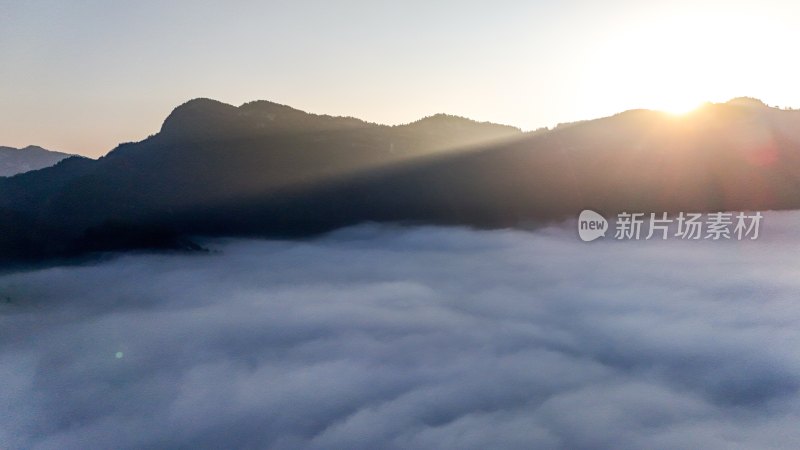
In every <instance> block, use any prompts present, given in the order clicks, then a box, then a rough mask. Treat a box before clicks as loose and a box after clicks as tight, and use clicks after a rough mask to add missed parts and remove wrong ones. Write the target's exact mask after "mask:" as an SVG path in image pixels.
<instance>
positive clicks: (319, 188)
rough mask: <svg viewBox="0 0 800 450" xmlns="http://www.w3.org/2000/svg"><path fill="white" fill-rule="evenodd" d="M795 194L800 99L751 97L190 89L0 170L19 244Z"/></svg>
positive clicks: (480, 221)
mask: <svg viewBox="0 0 800 450" xmlns="http://www.w3.org/2000/svg"><path fill="white" fill-rule="evenodd" d="M798 207H800V111H784V110H779V109H774V108H770V107H767V106H766V105H764V104H763V103H761V102H759V101H757V100H753V99H736V100H734V101H731V102H728V103H724V104H707V105H705V106H704V107H702V108H700V109H699V110H697V111H695V112H693V113H691V114H689V115H687V116H685V117H675V116H671V115H669V114H665V113H661V112H656V111H648V110H633V111H628V112H624V113H621V114H618V115H616V116H612V117H607V118H603V119H598V120H592V121H584V122H578V123H574V124H566V125H561V126H559V127H557V128H555V129H553V130H549V131H537V132H535V133H521V132H519V130H517V129H515V128H512V127H506V126H501V125H495V124H489V123H477V122H474V121H471V120H468V119H463V118H459V117H453V116H446V115H436V116H432V117H428V118H426V119H422V120H420V121H418V122H414V123H411V124H408V125H402V126H394V127H390V126H384V125H377V124H371V123H367V122H364V121H361V120H358V119H353V118H342V117H331V116H319V115H313V114H308V113H305V112H302V111H298V110H296V109H293V108H290V107H287V106H283V105H277V104H274V103H270V102H253V103H248V104H245V105H242V106H241V107H238V108H237V107H234V106H231V105H226V104H223V103H219V102H216V101H213V100H205V99H200V100H193V101H191V102H188V103H186V104H184V105H182V106H180V107H178V108H176V109H175V111H173V113H172V114H170V116H169V117H168V118H167V119H166V120H165V122H164V125H163V127H162V129H161V131H160V132H159V133H158V134H156V135H155V136H152V137H150V138H148V139H146V140H144V141H142V142H139V143H130V144H123V145H120V146H119V147H118V148H117V149H115V150H114V151H112V152H111V153H109V154H108V155H107V156H106V157H103V158H100V159H99V160H97V161H92V160H86V159H81V158H70V159H67V160H64V161H62V162H61V163H59V164H57V165H56V166H54V167H52V168H48V169H44V170H40V171H36V172H31V173H29V174H23V175H19V176H16V177H13V178H9V179H4V180H0V218H2V220H3V223H4V224H6V230H5V232H4V233H3V234H2V235H0V251H2V255H3V256H4V257H5V258H6V259H7V260H18V259H24V258H44V257H51V256H63V255H74V254H78V253H82V252H87V251H92V250H119V249H131V248H153V247H155V248H172V247H187V246H188V247H191V246H192V244H191V241H190V238H191V237H192V236H195V235H233V236H296V237H297V236H307V235H311V234H314V233H320V232H325V231H329V230H332V229H335V228H337V227H342V226H347V225H353V224H357V223H360V222H364V221H380V222H384V221H391V222H414V223H434V224H463V225H469V226H476V227H511V226H527V225H531V224H538V223H542V222H547V221H552V220H561V219H564V218H567V217H574V216H575V215H577V213H578V212H579V211H580V210H581V209H584V208H590V209H594V210H596V211H599V212H603V213H607V214H614V213H616V212H620V211H624V210H627V211H641V212H650V211H655V212H661V211H673V212H676V211H718V210H768V209H793V208H798Z"/></svg>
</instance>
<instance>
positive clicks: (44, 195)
mask: <svg viewBox="0 0 800 450" xmlns="http://www.w3.org/2000/svg"><path fill="white" fill-rule="evenodd" d="M430 120H436V121H437V122H438V123H437V125H436V126H428V125H427V123H428V122H429V121H430ZM519 135H521V132H520V131H519V130H518V129H516V128H513V127H508V126H503V125H496V124H488V123H478V122H474V121H470V120H467V119H462V118H456V117H452V116H441V117H436V118H432V119H424V120H423V121H421V122H417V123H415V124H410V125H404V126H394V127H390V126H385V125H378V124H371V123H367V122H364V121H361V120H358V119H353V118H343V117H331V116H321V115H314V114H308V113H305V112H302V111H299V110H296V109H293V108H290V107H288V106H284V105H278V104H275V103H271V102H264V101H261V102H252V103H248V104H245V105H242V106H241V107H238V108H237V107H234V106H231V105H226V104H224V103H220V102H217V101H213V100H209V99H197V100H192V101H190V102H187V103H186V104H184V105H181V106H179V107H178V108H176V109H175V110H174V111H173V112H172V113H171V114H170V115H169V117H167V119H166V120H165V121H164V124H163V126H162V129H161V131H160V132H159V133H158V134H156V135H155V136H152V137H150V138H148V139H146V140H144V141H142V142H138V143H129V144H123V145H120V146H119V147H118V148H116V149H115V150H113V151H112V152H110V153H109V154H108V155H107V156H105V157H103V158H100V159H99V160H97V161H80V162H77V161H76V162H73V163H70V164H64V165H60V166H56V167H53V168H50V169H46V170H45V171H41V172H42V173H41V174H37V175H36V176H29V177H25V176H23V177H21V178H20V177H15V178H12V179H8V180H0V214H4V215H5V216H6V217H7V220H6V223H9V224H11V225H10V227H9V230H8V232H7V233H6V234H4V235H3V236H2V237H0V249H4V250H5V251H4V252H3V253H4V254H5V255H6V256H7V257H9V258H16V257H27V256H31V257H43V256H48V255H54V254H71V253H75V252H80V251H82V250H85V249H93V248H128V247H138V246H140V245H145V246H161V245H165V244H164V243H165V242H172V237H173V236H174V235H175V234H176V233H182V229H183V228H184V227H183V226H182V225H180V224H179V222H178V221H177V219H176V218H177V217H178V216H179V215H180V214H183V213H184V212H185V211H189V210H192V211H193V210H197V209H201V210H202V209H203V208H204V205H217V204H224V203H230V202H236V201H238V200H239V199H242V198H250V197H252V196H259V197H261V198H270V197H271V196H274V195H275V194H276V193H277V192H279V191H281V190H285V189H296V188H298V187H300V186H308V185H316V184H319V183H321V182H324V181H325V180H329V179H335V178H338V177H343V176H347V175H348V174H352V173H358V172H361V171H366V170H374V169H376V168H378V167H382V166H386V165H390V164H395V163H398V162H401V161H404V160H408V159H412V158H417V157H421V156H423V155H431V154H435V153H446V152H450V151H455V149H461V150H463V149H464V147H465V146H467V145H477V144H481V143H486V142H495V141H498V140H503V139H509V138H513V137H516V136H519ZM49 180H61V181H59V183H58V186H55V185H52V186H51V184H52V183H51V182H50V181H49ZM41 183H44V184H45V185H46V187H44V188H37V187H36V186H39V185H40V184H41ZM230 220H231V222H232V223H235V222H237V218H235V217H231V218H230ZM179 225H180V226H179ZM108 230H113V232H112V233H111V236H110V237H108V238H107V239H106V237H105V236H106V235H108V234H109V231H108ZM142 230H144V231H142ZM123 235H124V236H123Z"/></svg>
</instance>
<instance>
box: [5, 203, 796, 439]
mask: <svg viewBox="0 0 800 450" xmlns="http://www.w3.org/2000/svg"><path fill="white" fill-rule="evenodd" d="M799 215H800V213H798V212H783V213H766V215H765V217H764V219H763V228H762V233H761V235H760V237H759V239H758V240H755V241H750V240H745V241H710V240H705V241H681V240H666V241H662V240H650V241H617V240H614V239H610V240H609V239H606V240H598V241H595V242H591V243H584V242H581V241H580V240H578V239H577V237H576V232H575V229H574V228H573V227H572V226H570V227H569V228H561V227H551V228H546V229H541V230H539V231H536V232H526V231H520V230H496V231H477V230H469V229H466V228H437V227H389V226H361V227H357V228H351V229H344V230H339V231H337V232H335V233H333V234H330V235H327V236H325V237H322V238H318V239H314V240H307V241H260V240H258V241H250V240H244V241H243V240H224V241H219V240H214V241H208V242H205V243H204V244H205V245H207V246H208V247H209V248H210V249H212V250H213V251H212V252H209V253H205V254H194V255H191V254H188V255H187V254H179V253H171V254H165V253H162V254H149V255H148V254H142V253H140V254H128V255H125V256H118V257H115V258H113V259H106V260H104V261H97V262H93V263H90V264H82V265H72V266H59V267H51V268H41V269H38V270H32V271H25V272H16V273H4V274H2V275H0V379H2V383H0V405H3V408H0V447H2V448H5V449H23V448H24V449H36V450H45V449H58V450H70V449H76V450H77V449H86V448H114V449H121V450H122V449H140V448H193V449H205V448H270V449H275V450H281V449H294V450H296V449H309V450H310V449H326V450H330V449H350V450H354V449H376V448H380V449H387V450H394V449H409V448H413V449H437V450H448V449H452V450H456V449H458V450H471V449H476V450H477V449H487V448H502V449H530V448H548V449H550V448H552V449H562V448H563V449H593V450H602V449H614V450H627V449H642V448H647V449H654V450H657V449H665V450H666V449H676V448H702V449H725V450H729V449H790V448H791V449H794V448H797V442H798V441H800V428H798V426H797V424H798V421H800V328H798V327H797V323H798V320H800V306H798V303H797V293H798V291H800V278H798V277H797V273H798V270H800V264H799V263H798V260H797V255H796V250H795V249H796V248H797V246H798V245H800V239H799V238H798V235H797V232H796V229H797V223H798V220H799V219H800V217H798V216H799ZM573 225H574V222H573ZM142 280H147V282H145V283H143V282H142Z"/></svg>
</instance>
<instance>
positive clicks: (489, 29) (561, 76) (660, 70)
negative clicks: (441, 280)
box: [0, 0, 800, 156]
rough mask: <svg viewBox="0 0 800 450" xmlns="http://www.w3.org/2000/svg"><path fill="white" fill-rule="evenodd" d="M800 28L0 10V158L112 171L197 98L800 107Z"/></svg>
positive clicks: (463, 9) (552, 10)
mask: <svg viewBox="0 0 800 450" xmlns="http://www.w3.org/2000/svg"><path fill="white" fill-rule="evenodd" d="M798 22H800V4H798V3H797V2H796V1H792V0H766V1H751V2H746V1H738V2H737V1H730V0H728V1H717V0H699V1H691V2H689V1H682V0H678V1H672V0H670V1H629V0H607V1H603V2H598V1H585V0H584V1H581V0H567V1H559V2H555V1H551V2H544V1H509V0H499V1H494V2H478V1H459V2H456V1H431V0H427V1H417V0H411V1H405V2H396V1H391V2H388V1H374V0H373V1H341V2H331V1H321V0H320V1H309V0H299V1H258V2H257V1H248V0H231V1H225V2H222V1H220V2H211V1H198V0H194V1H170V2H163V1H150V0H143V1H139V2H108V1H101V0H73V1H44V0H31V1H25V2H19V1H10V0H0V61H2V64H1V65H0V145H5V146H14V147H22V146H26V145H29V144H36V145H41V146H44V147H46V148H51V149H54V150H61V151H67V152H72V153H79V154H83V155H87V156H99V155H102V154H105V153H106V152H108V151H109V150H111V149H113V148H114V147H115V146H116V145H117V144H118V143H120V142H129V141H137V140H141V139H143V138H145V137H147V136H148V135H150V134H153V133H155V132H157V131H158V129H159V128H160V125H161V123H162V121H163V120H164V118H165V117H166V116H167V115H168V114H169V112H170V111H171V110H172V109H173V108H174V107H176V106H177V105H179V104H181V103H183V102H185V101H187V100H189V99H192V98H197V97H210V98H214V99H218V100H221V101H223V102H227V103H231V104H234V105H239V104H242V103H244V102H247V101H251V100H256V99H265V100H272V101H275V102H278V103H283V104H288V105H291V106H293V107H296V108H299V109H302V110H305V111H309V112H314V113H324V114H332V115H348V116H355V117H359V118H362V119H365V120H369V121H373V122H379V123H387V124H397V123H407V122H411V121H414V120H417V119H419V118H421V117H424V116H427V115H431V114H434V113H438V112H445V113H450V114H457V115H462V116H466V117H470V118H473V119H477V120H487V121H493V122H499V123H505V124H510V125H515V126H519V127H521V128H523V129H526V130H531V129H536V128H539V127H542V126H553V125H556V124H558V123H560V122H569V121H575V120H581V119H589V118H595V117H600V116H605V115H609V114H613V113H616V112H620V111H623V110H626V109H632V108H652V109H664V110H670V111H676V112H677V111H683V110H687V109H690V108H691V107H693V106H696V105H698V104H699V103H701V102H703V101H726V100H728V99H730V98H733V97H737V96H752V97H758V98H761V99H762V100H764V101H765V102H767V103H768V104H770V105H775V106H782V107H800V89H797V88H796V80H797V79H800V62H799V61H798V59H797V58H796V56H795V55H794V53H795V44H796V43H797V42H800V23H798Z"/></svg>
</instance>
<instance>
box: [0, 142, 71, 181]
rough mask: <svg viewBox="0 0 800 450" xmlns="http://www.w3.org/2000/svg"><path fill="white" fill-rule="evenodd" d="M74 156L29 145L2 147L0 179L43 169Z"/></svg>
mask: <svg viewBox="0 0 800 450" xmlns="http://www.w3.org/2000/svg"><path fill="white" fill-rule="evenodd" d="M70 156H72V155H68V154H66V153H61V152H54V151H51V150H45V149H43V148H42V147H37V146H35V145H29V146H28V147H25V148H12V147H0V177H10V176H12V175H16V174H18V173H24V172H29V171H31V170H38V169H43V168H45V167H50V166H52V165H55V163H57V162H59V161H61V160H62V159H64V158H68V157H70Z"/></svg>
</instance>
